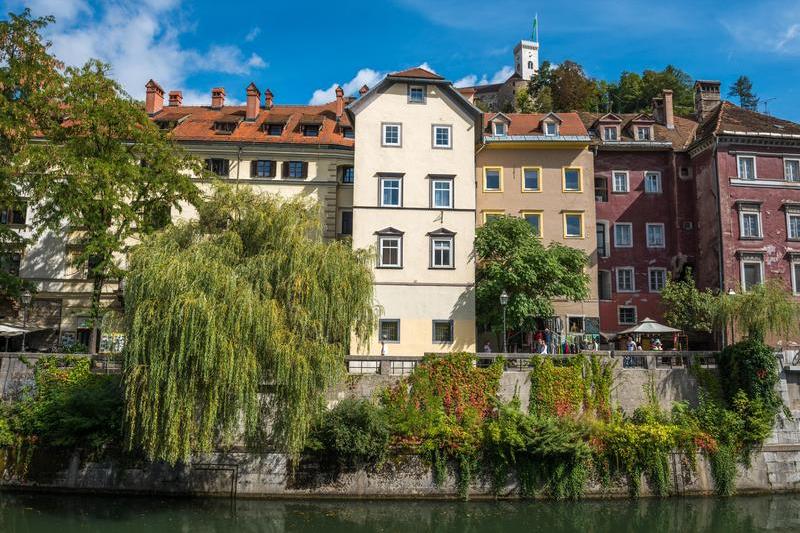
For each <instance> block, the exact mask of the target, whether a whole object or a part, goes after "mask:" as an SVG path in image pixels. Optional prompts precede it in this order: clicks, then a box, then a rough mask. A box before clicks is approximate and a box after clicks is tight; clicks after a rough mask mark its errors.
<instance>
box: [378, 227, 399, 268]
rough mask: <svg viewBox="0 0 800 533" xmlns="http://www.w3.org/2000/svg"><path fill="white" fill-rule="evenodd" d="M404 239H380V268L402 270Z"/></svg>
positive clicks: (397, 236) (394, 236)
mask: <svg viewBox="0 0 800 533" xmlns="http://www.w3.org/2000/svg"><path fill="white" fill-rule="evenodd" d="M402 246H403V238H402V237H401V236H399V235H391V236H389V235H382V236H380V237H378V266H379V267H382V268H401V267H402V266H403V264H402V252H403V250H402Z"/></svg>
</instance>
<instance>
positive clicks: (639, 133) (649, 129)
mask: <svg viewBox="0 0 800 533" xmlns="http://www.w3.org/2000/svg"><path fill="white" fill-rule="evenodd" d="M642 131H646V132H647V138H645V137H643V136H642ZM636 139H637V140H639V141H652V140H653V128H652V127H651V126H636Z"/></svg>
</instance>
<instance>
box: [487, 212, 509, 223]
mask: <svg viewBox="0 0 800 533" xmlns="http://www.w3.org/2000/svg"><path fill="white" fill-rule="evenodd" d="M482 213H483V223H484V224H486V223H487V222H489V221H490V220H491V219H493V218H497V217H502V216H505V212H504V211H482Z"/></svg>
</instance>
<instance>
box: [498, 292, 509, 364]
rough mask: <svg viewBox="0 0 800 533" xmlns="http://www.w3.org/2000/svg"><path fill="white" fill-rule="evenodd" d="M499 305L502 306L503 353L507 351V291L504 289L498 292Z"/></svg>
mask: <svg viewBox="0 0 800 533" xmlns="http://www.w3.org/2000/svg"><path fill="white" fill-rule="evenodd" d="M500 305H501V306H503V353H508V336H507V331H508V330H506V306H507V305H508V293H507V292H506V290H505V289H503V292H501V293H500Z"/></svg>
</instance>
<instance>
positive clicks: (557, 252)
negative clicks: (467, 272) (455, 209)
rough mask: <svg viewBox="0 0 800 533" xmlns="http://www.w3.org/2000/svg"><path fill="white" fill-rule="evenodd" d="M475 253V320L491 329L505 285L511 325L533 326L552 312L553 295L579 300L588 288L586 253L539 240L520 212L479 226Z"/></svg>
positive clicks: (497, 325)
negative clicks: (543, 243) (520, 216)
mask: <svg viewBox="0 0 800 533" xmlns="http://www.w3.org/2000/svg"><path fill="white" fill-rule="evenodd" d="M475 254H476V256H477V261H478V268H477V274H476V283H475V299H476V306H477V317H478V322H479V324H482V325H484V326H488V327H491V328H492V329H493V330H494V331H497V332H499V331H501V330H502V323H503V318H502V309H501V307H500V303H499V302H500V293H501V292H503V290H505V291H506V292H507V293H508V295H509V297H510V298H509V302H508V305H507V309H506V314H507V316H506V321H507V326H508V327H509V328H511V329H519V328H526V329H527V328H532V327H533V325H534V322H533V321H534V319H536V318H541V317H549V316H552V315H553V306H552V304H551V300H552V299H554V298H566V299H568V300H572V301H578V300H581V299H583V298H585V297H586V296H587V295H588V294H589V288H588V287H589V276H588V275H587V274H586V265H587V263H588V259H587V257H586V254H585V253H584V252H583V251H581V250H577V249H575V248H570V247H568V246H563V245H561V244H558V243H552V244H550V245H549V246H544V245H542V243H541V241H540V240H539V238H538V237H536V235H535V234H534V232H533V229H532V228H531V226H530V224H528V222H527V221H526V220H525V219H523V218H518V217H493V218H491V219H490V220H489V221H488V222H487V223H486V224H485V225H483V226H481V227H480V228H478V230H477V233H476V236H475Z"/></svg>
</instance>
